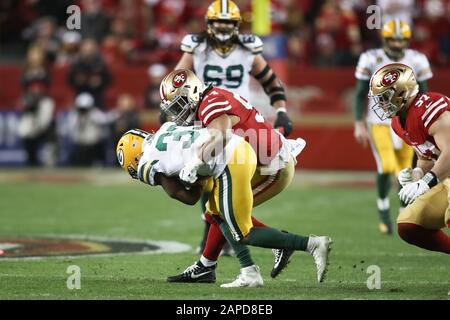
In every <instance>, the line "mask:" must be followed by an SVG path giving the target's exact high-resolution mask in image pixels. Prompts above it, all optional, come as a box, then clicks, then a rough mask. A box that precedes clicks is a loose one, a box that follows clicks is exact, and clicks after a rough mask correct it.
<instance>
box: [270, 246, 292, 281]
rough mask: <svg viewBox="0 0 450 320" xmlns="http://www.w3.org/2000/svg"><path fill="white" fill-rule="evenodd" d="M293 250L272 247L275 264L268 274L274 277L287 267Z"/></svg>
mask: <svg viewBox="0 0 450 320" xmlns="http://www.w3.org/2000/svg"><path fill="white" fill-rule="evenodd" d="M294 251H295V250H292V249H272V252H273V254H274V255H275V264H274V265H273V268H272V271H271V272H270V276H271V277H272V278H276V277H277V276H278V275H279V274H280V273H281V271H283V269H284V268H286V267H287V265H288V264H289V262H291V261H290V260H289V258H290V257H291V256H292V254H293V253H294Z"/></svg>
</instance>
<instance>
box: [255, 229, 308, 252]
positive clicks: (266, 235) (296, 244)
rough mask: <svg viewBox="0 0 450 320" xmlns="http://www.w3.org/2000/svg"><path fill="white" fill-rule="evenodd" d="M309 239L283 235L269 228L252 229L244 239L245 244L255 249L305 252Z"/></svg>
mask: <svg viewBox="0 0 450 320" xmlns="http://www.w3.org/2000/svg"><path fill="white" fill-rule="evenodd" d="M308 240H309V237H303V236H298V235H295V234H293V233H285V232H282V231H280V230H277V229H273V228H270V227H262V228H261V227H253V228H252V229H251V230H250V233H249V234H248V235H247V237H246V243H247V244H249V245H252V246H256V247H263V248H273V249H295V250H302V251H305V250H306V246H307V244H308Z"/></svg>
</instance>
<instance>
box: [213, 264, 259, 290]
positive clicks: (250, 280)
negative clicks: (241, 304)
mask: <svg viewBox="0 0 450 320" xmlns="http://www.w3.org/2000/svg"><path fill="white" fill-rule="evenodd" d="M263 285H264V281H263V278H262V277H261V272H260V270H259V267H258V266H257V265H252V266H249V267H245V268H242V269H241V273H240V274H239V275H238V276H237V278H236V280H234V281H233V282H230V283H224V284H221V285H220V287H221V288H240V287H250V288H253V287H262V286H263Z"/></svg>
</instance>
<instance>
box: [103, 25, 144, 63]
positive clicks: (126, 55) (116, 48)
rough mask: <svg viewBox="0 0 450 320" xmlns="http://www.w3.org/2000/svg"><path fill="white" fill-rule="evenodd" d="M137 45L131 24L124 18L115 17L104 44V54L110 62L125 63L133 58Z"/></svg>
mask: <svg viewBox="0 0 450 320" xmlns="http://www.w3.org/2000/svg"><path fill="white" fill-rule="evenodd" d="M136 47H137V43H136V40H134V39H133V37H132V33H131V30H130V28H129V24H127V22H126V21H125V20H124V19H121V18H115V19H114V20H113V21H112V24H111V33H110V34H109V35H107V36H106V37H105V40H104V41H103V44H102V54H103V58H104V59H105V61H106V62H107V63H108V64H109V65H112V64H123V63H125V62H126V61H127V60H131V58H132V56H131V53H132V52H133V49H135V48H136Z"/></svg>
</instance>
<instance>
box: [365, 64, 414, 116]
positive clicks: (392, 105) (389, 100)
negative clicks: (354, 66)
mask: <svg viewBox="0 0 450 320" xmlns="http://www.w3.org/2000/svg"><path fill="white" fill-rule="evenodd" d="M369 89H370V91H369V98H371V99H373V100H374V102H375V104H374V105H373V107H372V110H373V111H374V112H375V114H376V115H377V116H378V117H379V118H380V119H381V120H386V119H388V118H392V117H393V116H395V115H396V114H397V113H398V112H399V111H400V110H401V109H402V108H403V107H405V105H406V104H407V103H408V102H409V101H411V100H412V99H413V98H415V97H416V95H417V93H418V92H419V85H418V84H417V80H416V76H415V75H414V71H413V70H412V69H411V68H410V67H408V66H407V65H404V64H402V63H392V64H388V65H386V66H384V67H381V68H380V69H378V70H377V71H376V72H375V73H374V74H373V75H372V78H371V79H370V88H369Z"/></svg>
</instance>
